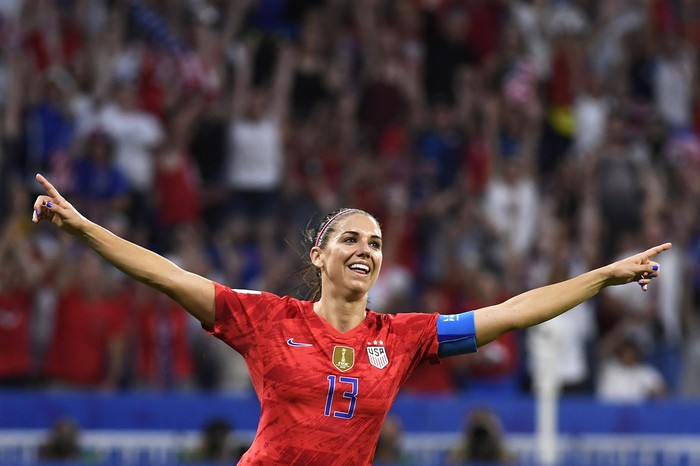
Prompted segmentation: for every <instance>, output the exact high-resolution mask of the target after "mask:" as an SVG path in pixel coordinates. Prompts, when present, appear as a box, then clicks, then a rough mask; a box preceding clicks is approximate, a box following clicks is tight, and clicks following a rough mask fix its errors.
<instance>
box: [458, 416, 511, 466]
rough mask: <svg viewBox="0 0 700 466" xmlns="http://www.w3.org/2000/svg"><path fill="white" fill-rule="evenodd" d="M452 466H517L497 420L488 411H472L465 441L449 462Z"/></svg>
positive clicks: (459, 444)
mask: <svg viewBox="0 0 700 466" xmlns="http://www.w3.org/2000/svg"><path fill="white" fill-rule="evenodd" d="M446 462H447V464H450V465H468V464H480V465H481V464H484V465H486V464H493V465H496V464H514V463H515V458H514V457H513V456H512V455H511V453H510V452H509V450H508V445H507V442H506V439H505V433H504V432H503V427H502V425H501V420H500V419H499V418H498V416H497V415H496V414H495V413H494V412H493V411H491V409H489V408H486V407H480V408H474V409H472V410H471V411H470V412H469V413H468V414H467V417H466V420H465V424H464V430H463V432H462V437H461V438H460V440H459V443H458V444H457V445H456V447H455V448H454V449H453V450H452V451H451V452H450V453H449V455H448V456H447V458H446Z"/></svg>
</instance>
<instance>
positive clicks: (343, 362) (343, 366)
mask: <svg viewBox="0 0 700 466" xmlns="http://www.w3.org/2000/svg"><path fill="white" fill-rule="evenodd" d="M333 365H334V366H335V367H337V368H338V370H339V371H341V372H345V371H348V370H350V369H352V366H354V365H355V350H354V349H352V348H350V347H347V346H336V347H335V348H333Z"/></svg>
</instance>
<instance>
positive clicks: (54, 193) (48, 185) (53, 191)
mask: <svg viewBox="0 0 700 466" xmlns="http://www.w3.org/2000/svg"><path fill="white" fill-rule="evenodd" d="M36 180H37V181H38V182H39V183H40V184H41V185H42V186H43V187H44V189H45V190H46V194H48V195H49V196H51V197H60V194H58V191H57V190H56V188H54V186H53V185H52V184H51V183H49V180H47V179H46V178H44V175H42V174H41V173H37V174H36Z"/></svg>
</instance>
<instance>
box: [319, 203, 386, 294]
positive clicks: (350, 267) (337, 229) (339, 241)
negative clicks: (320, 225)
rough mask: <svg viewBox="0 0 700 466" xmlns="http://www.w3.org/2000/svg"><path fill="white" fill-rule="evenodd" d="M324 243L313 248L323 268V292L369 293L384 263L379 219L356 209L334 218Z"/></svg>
mask: <svg viewBox="0 0 700 466" xmlns="http://www.w3.org/2000/svg"><path fill="white" fill-rule="evenodd" d="M327 230H328V231H327V233H325V234H324V237H325V241H324V242H323V243H322V246H321V247H319V246H316V247H314V248H312V249H311V261H312V263H313V264H314V265H315V266H316V267H318V268H319V269H320V270H321V283H322V290H323V293H324V294H325V293H333V294H338V295H342V296H346V297H348V298H350V299H357V298H359V297H363V296H366V294H367V292H368V291H369V289H370V287H371V286H372V285H373V284H374V282H375V281H376V280H377V277H378V276H379V270H380V268H381V266H382V232H381V229H380V228H379V224H378V223H377V221H376V220H375V219H374V218H372V217H371V216H369V215H366V214H363V213H353V214H350V215H347V216H344V217H341V218H339V219H338V220H335V221H332V224H331V225H329V226H328V228H327Z"/></svg>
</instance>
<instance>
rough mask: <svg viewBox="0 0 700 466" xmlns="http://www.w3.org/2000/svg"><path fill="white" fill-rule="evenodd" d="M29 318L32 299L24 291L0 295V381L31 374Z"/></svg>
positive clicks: (1, 293)
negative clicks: (0, 355)
mask: <svg viewBox="0 0 700 466" xmlns="http://www.w3.org/2000/svg"><path fill="white" fill-rule="evenodd" d="M31 314H32V297H31V295H30V294H29V292H28V291H24V290H17V289H15V290H5V291H0V354H2V357H1V358H0V379H3V378H6V377H17V376H26V375H29V374H30V372H31V369H32V353H31V349H30V346H31V345H30V342H29V326H30V320H31Z"/></svg>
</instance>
